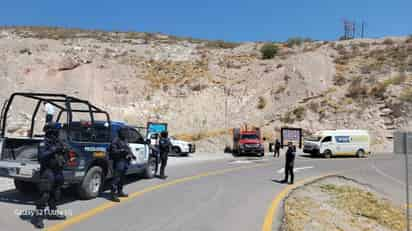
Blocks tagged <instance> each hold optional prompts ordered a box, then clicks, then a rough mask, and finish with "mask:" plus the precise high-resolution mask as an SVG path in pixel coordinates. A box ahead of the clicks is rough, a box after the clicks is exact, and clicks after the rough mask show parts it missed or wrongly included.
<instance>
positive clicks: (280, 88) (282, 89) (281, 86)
mask: <svg viewBox="0 0 412 231" xmlns="http://www.w3.org/2000/svg"><path fill="white" fill-rule="evenodd" d="M285 90H286V86H284V85H280V86H279V87H278V89H276V91H275V94H280V93H283V92H285Z"/></svg>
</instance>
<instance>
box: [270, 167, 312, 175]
mask: <svg viewBox="0 0 412 231" xmlns="http://www.w3.org/2000/svg"><path fill="white" fill-rule="evenodd" d="M311 168H313V166H305V167H299V168H294V172H299V171H302V170H305V169H311ZM283 172H285V168H281V169H279V170H278V171H277V173H279V174H281V173H283Z"/></svg>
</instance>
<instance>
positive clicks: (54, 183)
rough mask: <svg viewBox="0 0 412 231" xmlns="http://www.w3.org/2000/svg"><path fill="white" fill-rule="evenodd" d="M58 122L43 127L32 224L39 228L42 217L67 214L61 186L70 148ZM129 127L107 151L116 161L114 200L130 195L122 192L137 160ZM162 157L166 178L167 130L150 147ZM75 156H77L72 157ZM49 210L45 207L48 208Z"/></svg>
mask: <svg viewBox="0 0 412 231" xmlns="http://www.w3.org/2000/svg"><path fill="white" fill-rule="evenodd" d="M59 130H60V127H59V124H57V123H53V122H49V123H47V124H46V125H45V127H44V132H45V139H44V141H43V142H41V143H40V144H39V148H38V160H39V163H40V182H39V185H38V189H39V192H40V198H39V200H38V201H37V202H36V210H35V212H34V214H33V217H32V221H31V222H32V224H33V225H34V226H35V227H36V228H44V223H43V219H44V218H48V219H59V220H61V219H65V218H66V217H65V216H64V214H62V213H61V212H59V211H58V210H57V204H58V202H59V200H60V197H61V188H62V186H63V184H64V177H63V168H64V166H65V164H66V162H67V161H73V160H70V159H68V155H67V153H68V149H67V147H66V145H65V144H64V143H63V142H62V140H61V139H59ZM127 134H128V130H127V129H124V128H120V129H119V130H118V134H117V136H116V137H115V138H114V139H113V140H112V142H111V144H110V146H109V149H108V152H109V157H110V159H111V160H113V170H114V171H113V172H114V175H113V178H112V180H111V185H110V186H111V188H110V191H111V193H110V197H111V200H112V201H115V202H120V199H119V197H127V196H128V195H127V194H126V193H125V192H124V191H123V184H124V181H125V179H124V178H125V174H126V171H127V169H128V166H129V164H130V162H131V160H133V159H136V157H135V156H134V155H133V153H132V151H131V149H130V147H129V144H128V142H127V136H128V135H127ZM151 148H152V150H153V151H154V152H157V153H158V154H159V157H160V164H161V167H160V176H159V177H160V178H161V179H166V178H167V176H166V175H165V168H166V165H167V159H168V154H169V150H170V148H171V143H170V140H169V138H168V133H167V132H166V131H165V132H162V133H161V134H160V139H159V141H158V145H157V146H156V147H151ZM71 158H75V157H71ZM47 206H48V207H49V209H46V207H47Z"/></svg>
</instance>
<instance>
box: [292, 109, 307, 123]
mask: <svg viewBox="0 0 412 231" xmlns="http://www.w3.org/2000/svg"><path fill="white" fill-rule="evenodd" d="M293 114H294V115H295V116H296V119H298V121H302V120H303V119H304V117H305V115H306V109H305V108H304V107H303V106H299V107H297V108H295V110H293Z"/></svg>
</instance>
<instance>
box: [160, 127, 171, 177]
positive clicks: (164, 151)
mask: <svg viewBox="0 0 412 231" xmlns="http://www.w3.org/2000/svg"><path fill="white" fill-rule="evenodd" d="M171 148H172V143H171V142H170V139H169V134H168V133H167V132H166V131H163V132H162V133H160V139H159V150H160V178H161V179H166V178H167V176H166V175H165V169H166V165H167V159H168V156H169V152H170V149H171Z"/></svg>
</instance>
